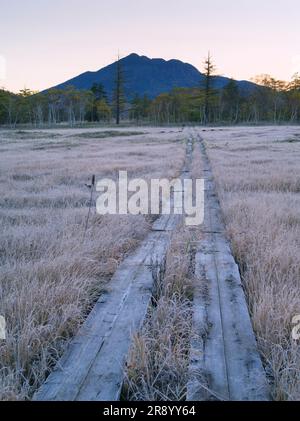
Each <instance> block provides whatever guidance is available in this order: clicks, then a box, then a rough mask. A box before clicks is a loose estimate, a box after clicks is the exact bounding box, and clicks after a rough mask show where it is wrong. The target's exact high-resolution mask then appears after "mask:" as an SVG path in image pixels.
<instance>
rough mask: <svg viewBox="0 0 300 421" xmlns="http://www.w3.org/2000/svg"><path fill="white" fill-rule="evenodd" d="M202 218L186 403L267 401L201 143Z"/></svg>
mask: <svg viewBox="0 0 300 421" xmlns="http://www.w3.org/2000/svg"><path fill="white" fill-rule="evenodd" d="M200 148H201V152H202V158H203V159H202V165H203V169H204V171H203V173H204V179H205V218H204V224H203V227H202V236H203V241H202V242H198V243H196V247H197V252H196V256H195V275H196V278H197V282H196V284H195V295H194V321H193V324H194V331H195V335H194V337H193V340H192V344H191V353H190V354H191V364H190V381H189V383H188V387H187V399H188V400H212V399H218V400H243V401H244V400H268V399H269V392H268V386H267V381H266V376H265V372H264V369H263V366H262V362H261V359H260V356H259V353H258V350H257V344H256V340H255V335H254V332H253V328H252V325H251V320H250V316H249V312H248V308H247V304H246V300H245V294H244V291H243V288H242V283H241V279H240V274H239V270H238V267H237V265H236V263H235V261H234V258H233V256H232V253H231V249H230V245H229V242H228V241H227V239H226V237H225V234H224V232H225V228H224V224H223V221H222V212H221V208H220V205H219V202H218V198H217V194H216V190H215V186H214V182H213V177H212V171H211V168H210V163H209V160H208V157H207V155H206V153H205V149H204V147H203V144H202V143H200Z"/></svg>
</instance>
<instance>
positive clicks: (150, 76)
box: [55, 53, 255, 99]
mask: <svg viewBox="0 0 300 421" xmlns="http://www.w3.org/2000/svg"><path fill="white" fill-rule="evenodd" d="M120 61H121V63H122V69H123V73H124V80H125V94H126V97H127V98H128V99H130V98H132V97H133V96H134V95H135V94H138V95H144V94H146V95H148V96H149V97H150V98H154V97H156V96H157V95H159V94H161V93H164V92H169V91H171V90H172V89H173V88H193V87H196V86H199V85H200V83H201V81H203V79H204V76H203V74H202V73H200V72H199V70H197V69H196V68H195V67H194V66H192V65H191V64H188V63H183V62H182V61H180V60H164V59H162V58H153V59H150V58H148V57H146V56H139V55H138V54H134V53H133V54H130V55H129V56H127V57H124V58H122V59H121V60H120ZM116 67H117V64H116V62H114V63H112V64H110V65H109V66H106V67H103V68H102V69H100V70H98V71H96V72H85V73H82V74H80V75H79V76H76V77H74V78H72V79H70V80H67V81H66V82H63V83H61V84H59V85H57V86H55V88H60V89H63V88H66V87H67V86H70V85H72V86H74V87H75V88H77V89H90V88H91V87H92V85H93V84H94V83H99V82H101V83H102V84H103V86H104V89H105V91H106V92H107V94H108V96H109V97H111V96H112V91H113V89H114V80H115V75H116ZM229 80H230V79H229V78H226V77H223V76H215V77H214V87H215V88H216V89H219V88H223V87H224V86H225V85H226V84H227V83H228V82H229ZM237 83H238V85H239V87H240V90H241V91H242V92H245V93H247V92H248V91H251V90H253V87H254V86H255V85H254V84H253V83H251V82H248V81H238V82H237Z"/></svg>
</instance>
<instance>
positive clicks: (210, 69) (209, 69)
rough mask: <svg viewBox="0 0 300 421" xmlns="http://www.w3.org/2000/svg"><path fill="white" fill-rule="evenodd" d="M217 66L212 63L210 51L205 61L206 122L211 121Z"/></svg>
mask: <svg viewBox="0 0 300 421" xmlns="http://www.w3.org/2000/svg"><path fill="white" fill-rule="evenodd" d="M214 72H215V66H214V64H213V63H212V58H211V55H210V52H208V55H207V59H206V60H205V62H204V124H207V123H209V122H210V111H211V110H210V108H211V102H212V98H213V95H214V90H213V75H214Z"/></svg>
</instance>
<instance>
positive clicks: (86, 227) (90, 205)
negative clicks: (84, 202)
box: [82, 174, 95, 241]
mask: <svg viewBox="0 0 300 421" xmlns="http://www.w3.org/2000/svg"><path fill="white" fill-rule="evenodd" d="M85 185H86V187H87V188H89V189H90V190H91V195H90V202H89V212H88V215H87V218H86V223H85V229H84V234H83V240H82V241H84V240H85V235H86V232H87V229H88V224H89V219H90V214H91V207H92V203H93V191H94V186H95V175H94V174H93V176H92V182H91V184H85Z"/></svg>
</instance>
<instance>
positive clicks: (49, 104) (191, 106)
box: [0, 56, 300, 128]
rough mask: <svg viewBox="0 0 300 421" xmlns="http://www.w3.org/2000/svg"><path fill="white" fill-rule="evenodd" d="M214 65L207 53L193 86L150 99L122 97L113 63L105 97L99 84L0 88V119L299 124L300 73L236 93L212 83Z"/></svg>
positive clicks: (36, 123) (262, 80) (13, 122)
mask: <svg viewBox="0 0 300 421" xmlns="http://www.w3.org/2000/svg"><path fill="white" fill-rule="evenodd" d="M214 69H215V67H214V65H213V63H212V61H211V58H210V56H208V58H207V59H206V60H205V64H204V76H205V77H204V81H203V82H202V83H201V85H200V86H198V87H195V88H176V89H173V90H172V91H171V92H169V93H162V94H160V95H158V96H157V97H156V98H154V99H149V98H148V97H147V96H146V95H145V96H142V97H140V96H137V95H135V96H134V93H132V96H133V99H131V100H130V101H128V100H126V98H125V96H124V86H125V84H126V80H124V77H123V72H122V68H121V63H120V61H119V62H118V66H117V71H116V78H115V89H114V92H113V95H112V97H111V98H108V96H107V94H106V92H105V91H104V88H103V86H102V84H101V83H99V84H94V85H93V86H92V87H91V89H90V90H76V89H75V88H74V87H72V86H69V87H67V88H65V89H56V88H53V89H49V90H47V91H45V92H41V93H38V92H34V91H31V90H29V89H23V90H21V91H20V92H19V93H18V94H15V93H12V92H9V91H7V90H4V89H1V90H0V124H1V125H7V126H9V127H12V128H13V127H16V126H17V125H18V124H27V125H31V126H33V127H43V126H54V125H56V124H60V123H67V124H68V125H70V126H75V125H80V124H83V123H86V122H91V123H93V122H94V123H96V122H100V123H101V122H102V123H111V122H113V121H115V122H116V123H117V124H119V123H121V122H122V120H123V121H128V120H130V121H131V122H134V123H135V124H144V123H151V124H173V123H179V124H180V123H182V124H184V123H188V122H192V123H198V124H239V123H263V122H266V123H274V124H278V123H282V122H290V123H298V122H299V121H300V75H298V74H296V75H295V76H294V77H293V79H292V81H291V82H284V81H281V80H276V79H274V78H272V77H271V76H269V75H262V76H260V77H257V78H256V79H255V82H256V84H257V85H256V86H255V87H254V88H253V90H252V91H251V92H249V93H248V94H245V93H241V92H240V89H239V87H238V85H237V83H236V82H235V81H234V80H230V81H229V82H228V84H227V85H226V86H225V87H224V88H223V89H215V88H214Z"/></svg>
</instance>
